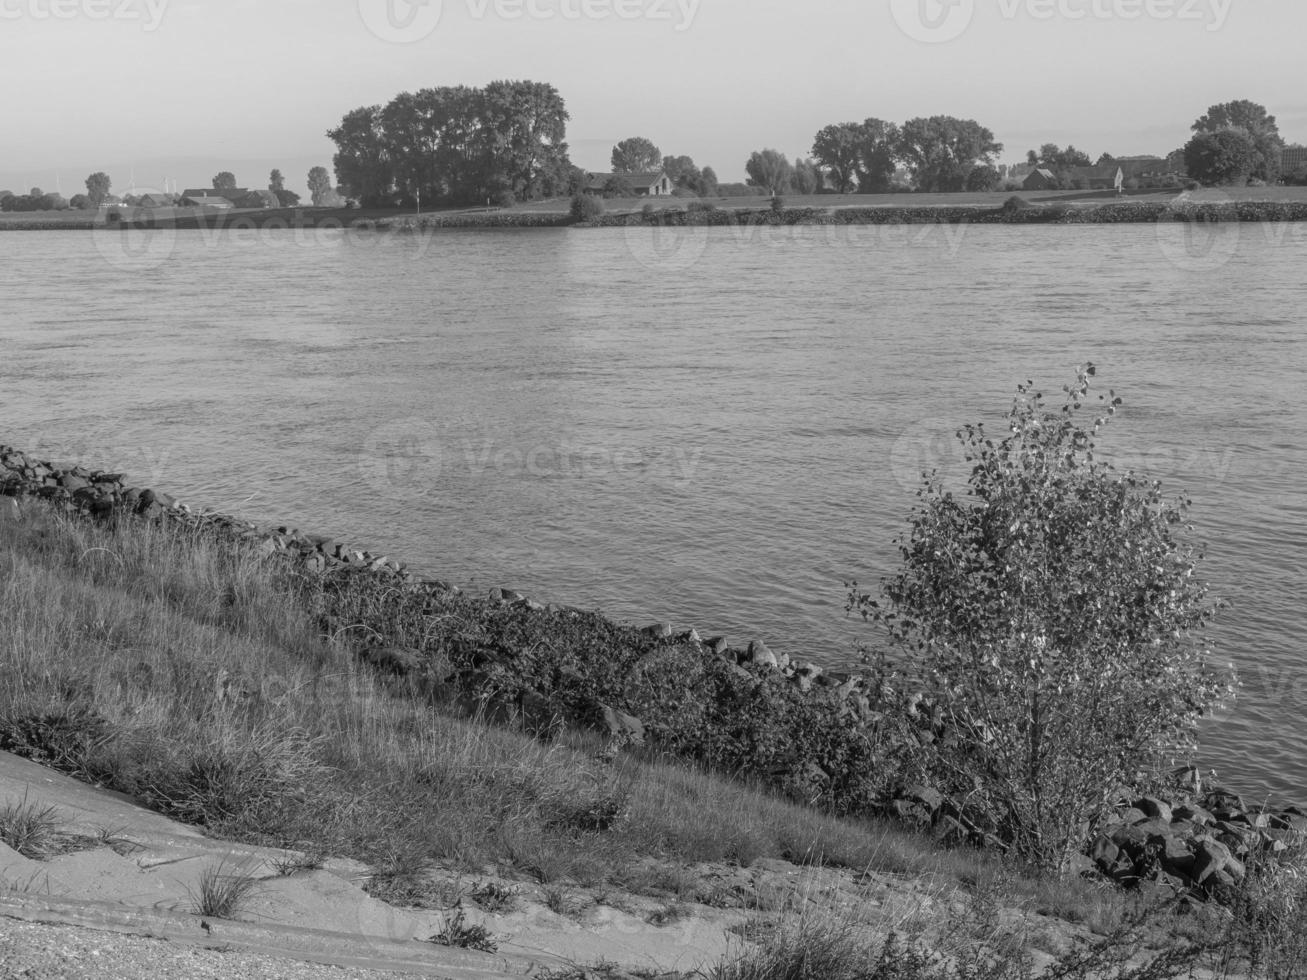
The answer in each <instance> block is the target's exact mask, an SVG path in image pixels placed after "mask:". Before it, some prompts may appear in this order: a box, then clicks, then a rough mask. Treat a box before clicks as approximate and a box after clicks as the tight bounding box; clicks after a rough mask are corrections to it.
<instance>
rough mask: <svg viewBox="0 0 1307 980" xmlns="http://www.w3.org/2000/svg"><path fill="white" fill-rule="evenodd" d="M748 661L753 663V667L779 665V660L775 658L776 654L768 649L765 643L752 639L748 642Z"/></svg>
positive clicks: (774, 666)
mask: <svg viewBox="0 0 1307 980" xmlns="http://www.w3.org/2000/svg"><path fill="white" fill-rule="evenodd" d="M748 662H749V663H751V664H753V666H755V667H771V668H777V667H779V666H780V661H778V660H777V659H776V654H774V653H772V652H771V651H770V650H768V649H767V644H765V643H763V642H762V641H761V640H754V641H753V642H752V643H750V644H749V654H748Z"/></svg>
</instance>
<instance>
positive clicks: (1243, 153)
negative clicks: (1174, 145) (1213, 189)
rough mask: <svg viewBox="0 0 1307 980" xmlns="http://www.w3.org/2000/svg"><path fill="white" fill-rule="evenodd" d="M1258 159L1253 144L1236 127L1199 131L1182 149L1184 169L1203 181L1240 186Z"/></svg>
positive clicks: (1259, 155)
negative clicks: (1213, 131) (1210, 131)
mask: <svg viewBox="0 0 1307 980" xmlns="http://www.w3.org/2000/svg"><path fill="white" fill-rule="evenodd" d="M1260 161H1261V154H1260V153H1259V152H1258V149H1257V144H1256V143H1254V142H1253V140H1252V137H1250V136H1249V135H1248V134H1247V133H1245V132H1243V131H1242V130H1238V129H1222V130H1220V131H1219V132H1215V133H1199V134H1198V135H1197V136H1195V137H1194V138H1193V139H1191V140H1190V141H1189V143H1188V145H1186V146H1185V148H1184V163H1185V170H1186V172H1187V173H1188V174H1189V176H1190V177H1192V178H1194V180H1199V181H1202V182H1203V183H1204V184H1222V185H1234V186H1242V185H1244V184H1246V183H1248V178H1249V177H1251V176H1252V175H1253V172H1254V171H1255V169H1256V168H1257V165H1258V163H1259V162H1260Z"/></svg>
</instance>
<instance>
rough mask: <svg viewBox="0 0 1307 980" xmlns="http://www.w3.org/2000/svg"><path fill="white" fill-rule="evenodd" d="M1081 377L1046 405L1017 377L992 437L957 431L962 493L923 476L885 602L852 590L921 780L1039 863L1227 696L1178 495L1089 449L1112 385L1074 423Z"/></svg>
mask: <svg viewBox="0 0 1307 980" xmlns="http://www.w3.org/2000/svg"><path fill="white" fill-rule="evenodd" d="M1094 374H1095V369H1094V367H1093V365H1089V366H1088V367H1086V368H1083V369H1081V370H1080V372H1078V375H1077V379H1076V383H1075V384H1074V385H1069V386H1067V387H1066V388H1064V389H1063V390H1064V392H1065V393H1066V404H1065V405H1064V406H1063V408H1062V409H1061V411H1060V412H1053V411H1048V410H1046V408H1045V405H1044V401H1043V396H1042V395H1041V394H1040V393H1038V392H1036V391H1034V390H1033V389H1032V387H1031V386H1030V385H1029V384H1026V385H1022V386H1020V387H1019V388H1018V392H1019V395H1018V398H1017V399H1016V401H1015V403H1014V405H1013V408H1012V410H1011V412H1010V413H1009V417H1008V420H1009V428H1010V434H1009V435H1008V436H1007V437H1006V438H1005V439H1002V440H998V441H996V440H994V439H991V438H989V437H988V436H987V435H986V433H985V430H984V427H983V426H979V425H976V426H972V425H968V426H966V427H965V429H964V430H962V431H960V432H959V433H958V437H959V440H960V441H961V443H962V444H963V446H964V448H965V450H966V458H967V460H968V462H969V463H971V464H972V466H973V469H972V472H971V476H970V478H969V480H968V484H969V487H968V490H967V497H968V498H969V499H964V500H960V499H958V498H956V497H955V496H954V495H953V493H952V492H950V491H948V490H947V489H946V488H945V487H944V486H942V484H941V483H940V481H939V480H938V478H937V477H936V476H934V475H928V476H927V477H926V479H925V485H924V487H923V488H922V490H921V491H920V497H921V500H922V504H921V505H920V506H919V507H918V508H917V509H916V510H915V511H914V513H913V515H912V518H911V531H910V533H909V534H908V535H907V536H906V538H905V539H904V540H901V541H900V551H901V553H902V557H903V567H902V570H901V571H900V572H899V573H898V574H897V575H895V576H894V577H893V578H892V579H890V580H888V581H887V582H886V583H885V584H884V587H883V596H884V599H885V602H884V604H882V603H880V602H877V601H875V600H873V599H872V598H871V597H869V596H867V595H865V594H861V593H859V592H858V591H857V589H856V585H855V587H854V589H853V591H852V593H851V594H850V608H853V609H857V610H859V611H860V612H862V614H863V615H864V616H865V617H867V618H868V619H869V620H872V621H874V622H876V623H879V624H881V625H882V626H884V627H886V628H887V629H888V631H889V634H890V636H891V638H892V639H893V640H894V641H895V643H896V644H897V645H898V647H899V648H900V649H901V650H903V651H905V652H906V653H908V654H909V655H910V656H911V657H912V658H913V661H914V665H915V667H916V670H917V673H916V675H915V676H914V680H915V681H916V682H918V683H920V684H921V685H922V686H923V688H924V695H925V699H926V702H927V704H928V706H929V708H930V709H931V712H930V713H932V715H933V717H932V719H931V722H930V725H929V733H928V734H929V737H928V738H926V739H924V740H923V741H924V742H925V743H926V744H925V745H924V746H923V749H922V756H921V759H920V763H919V764H920V767H921V769H922V770H923V775H924V778H926V779H928V780H929V781H930V782H931V783H933V785H934V786H935V787H936V788H937V789H939V790H941V791H943V792H945V793H948V794H949V795H951V796H952V797H953V798H954V799H955V800H956V801H965V808H966V809H967V810H968V811H969V812H971V813H975V814H977V815H978V816H979V818H980V820H979V821H978V822H980V823H982V824H984V825H988V826H991V827H993V828H994V829H995V830H996V831H997V832H998V834H999V836H1000V837H1001V838H1002V839H1003V840H1005V841H1007V842H1009V843H1010V844H1011V845H1013V847H1014V848H1015V850H1016V851H1017V853H1018V854H1019V855H1020V856H1022V857H1024V858H1026V859H1029V860H1033V861H1036V862H1038V863H1040V864H1042V865H1044V866H1046V867H1050V868H1062V867H1065V864H1066V862H1067V860H1068V858H1069V857H1070V854H1071V851H1072V850H1073V848H1074V847H1075V846H1076V844H1077V843H1078V842H1079V841H1080V839H1081V837H1082V834H1083V831H1082V829H1081V828H1082V825H1084V824H1085V823H1086V822H1093V821H1095V820H1097V819H1099V818H1101V817H1102V816H1103V815H1104V814H1105V813H1106V811H1107V808H1108V806H1109V804H1110V803H1111V801H1112V800H1114V799H1115V798H1116V797H1117V795H1118V794H1119V793H1120V792H1121V791H1122V788H1123V787H1130V788H1135V789H1142V788H1145V786H1146V785H1147V783H1148V782H1149V774H1150V773H1151V774H1155V773H1156V772H1158V771H1160V769H1161V768H1162V767H1163V766H1165V765H1168V764H1170V763H1171V762H1172V761H1173V760H1174V759H1176V758H1178V757H1183V756H1185V755H1186V754H1187V752H1188V751H1191V750H1192V747H1193V730H1194V728H1195V726H1196V723H1197V721H1198V719H1199V718H1200V717H1201V716H1202V715H1203V714H1205V713H1206V712H1207V711H1208V710H1210V709H1211V708H1212V707H1214V706H1215V705H1216V704H1218V703H1219V702H1220V701H1221V700H1222V698H1223V697H1224V696H1225V695H1227V694H1231V693H1233V682H1232V677H1231V676H1229V675H1227V674H1226V673H1224V672H1222V671H1218V670H1215V669H1213V668H1212V667H1210V666H1209V665H1208V663H1207V657H1208V653H1209V650H1208V648H1207V647H1206V645H1205V644H1204V642H1203V641H1202V630H1203V627H1204V626H1205V625H1206V624H1207V622H1208V621H1209V620H1210V618H1211V617H1212V616H1213V614H1214V612H1215V609H1214V606H1213V605H1212V604H1211V603H1210V602H1209V601H1208V600H1207V589H1206V586H1205V585H1204V584H1202V583H1201V582H1200V581H1199V580H1198V579H1196V578H1195V577H1194V572H1195V569H1196V564H1197V560H1198V559H1199V558H1200V557H1201V555H1200V554H1196V553H1195V552H1194V551H1193V549H1192V548H1191V547H1190V546H1189V545H1188V544H1186V543H1185V542H1184V541H1183V540H1182V539H1181V538H1180V537H1178V536H1177V535H1178V532H1180V531H1181V529H1182V528H1185V524H1184V522H1185V516H1186V511H1187V508H1188V505H1189V502H1188V501H1187V500H1184V499H1175V500H1171V499H1167V498H1165V497H1164V496H1163V494H1162V489H1161V485H1160V484H1158V483H1149V482H1145V481H1144V480H1143V479H1142V478H1141V477H1139V476H1137V475H1135V474H1134V473H1133V472H1125V473H1119V472H1117V471H1116V470H1114V469H1113V468H1112V466H1111V465H1110V464H1107V463H1105V462H1102V461H1100V460H1098V459H1096V458H1095V456H1094V446H1095V439H1096V438H1097V436H1098V434H1099V432H1100V430H1101V429H1102V427H1103V426H1104V425H1105V424H1106V422H1107V421H1108V419H1109V418H1110V417H1111V416H1112V415H1113V414H1115V412H1116V410H1117V408H1118V407H1119V406H1120V404H1121V400H1120V399H1119V398H1117V397H1116V396H1115V394H1114V393H1111V392H1109V393H1108V394H1107V395H1106V396H1101V395H1100V396H1099V399H1098V401H1099V404H1098V405H1097V406H1096V407H1097V408H1099V409H1101V411H1100V412H1098V413H1096V414H1095V417H1094V418H1093V419H1092V421H1090V422H1088V423H1084V422H1082V412H1083V411H1084V408H1085V403H1086V400H1087V399H1088V398H1089V391H1090V378H1091V377H1093V375H1094Z"/></svg>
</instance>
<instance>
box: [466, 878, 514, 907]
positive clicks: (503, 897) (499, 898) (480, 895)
mask: <svg viewBox="0 0 1307 980" xmlns="http://www.w3.org/2000/svg"><path fill="white" fill-rule="evenodd" d="M521 894H522V891H521V889H520V888H518V887H517V886H515V885H505V884H502V883H500V882H497V881H483V882H479V883H478V884H476V885H474V886H473V887H472V890H471V891H470V892H469V893H468V897H469V898H471V899H472V901H474V902H476V903H477V905H479V906H481V908H483V909H485V910H486V911H487V912H500V913H502V912H511V911H513V910H514V909H515V908H517V905H518V901H519V899H520V898H521Z"/></svg>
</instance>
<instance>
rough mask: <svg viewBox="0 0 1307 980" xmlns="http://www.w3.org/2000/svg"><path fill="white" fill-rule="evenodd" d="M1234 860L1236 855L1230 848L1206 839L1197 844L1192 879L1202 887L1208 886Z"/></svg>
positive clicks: (1208, 838) (1209, 838) (1216, 841)
mask: <svg viewBox="0 0 1307 980" xmlns="http://www.w3.org/2000/svg"><path fill="white" fill-rule="evenodd" d="M1233 860H1234V855H1233V854H1231V853H1230V849H1229V848H1228V847H1226V846H1225V845H1224V844H1222V843H1221V842H1220V841H1218V840H1214V839H1212V838H1211V837H1204V838H1202V839H1200V840H1199V841H1198V842H1197V850H1196V851H1195V852H1194V869H1193V874H1192V875H1191V877H1192V878H1193V880H1194V881H1195V882H1197V883H1198V884H1200V885H1202V884H1206V883H1207V881H1208V879H1209V878H1211V877H1212V876H1213V875H1216V874H1217V873H1218V872H1223V871H1225V868H1226V865H1228V864H1229V863H1230V862H1231V861H1233ZM1232 881H1233V879H1232Z"/></svg>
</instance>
